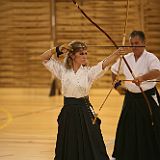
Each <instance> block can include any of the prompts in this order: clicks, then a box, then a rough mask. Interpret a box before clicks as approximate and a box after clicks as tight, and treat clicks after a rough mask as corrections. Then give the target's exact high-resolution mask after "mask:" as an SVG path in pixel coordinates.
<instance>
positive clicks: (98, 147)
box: [55, 97, 109, 160]
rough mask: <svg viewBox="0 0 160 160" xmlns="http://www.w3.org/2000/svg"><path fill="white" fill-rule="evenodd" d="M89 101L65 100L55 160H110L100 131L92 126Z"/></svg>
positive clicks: (60, 117) (85, 99)
mask: <svg viewBox="0 0 160 160" xmlns="http://www.w3.org/2000/svg"><path fill="white" fill-rule="evenodd" d="M89 106H91V104H90V103H89V99H88V98H87V97H85V98H66V97H65V98H64V106H63V108H62V110H61V112H60V115H59V117H58V135H57V143H56V149H55V160H109V157H108V155H107V152H106V148H105V144H104V141H103V138H102V134H101V130H100V120H99V119H98V120H97V122H96V124H95V125H93V124H92V120H91V119H92V118H93V114H92V112H91V110H90V107H89Z"/></svg>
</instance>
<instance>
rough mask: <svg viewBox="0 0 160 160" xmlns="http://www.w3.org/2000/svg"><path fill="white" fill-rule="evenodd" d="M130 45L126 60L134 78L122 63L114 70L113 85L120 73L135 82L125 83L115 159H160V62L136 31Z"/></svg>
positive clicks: (140, 34) (116, 64)
mask: <svg viewBox="0 0 160 160" xmlns="http://www.w3.org/2000/svg"><path fill="white" fill-rule="evenodd" d="M130 43H131V46H132V52H131V53H128V54H127V55H125V56H124V58H125V59H126V61H127V63H128V64H129V66H130V68H131V70H132V72H133V74H134V75H135V77H134V78H133V76H132V74H131V73H130V71H129V69H128V67H127V65H126V63H125V62H124V61H123V60H122V62H121V65H120V66H119V64H120V60H118V61H117V62H116V63H115V64H113V66H112V67H111V71H112V78H113V81H115V79H116V75H117V74H119V73H118V72H120V73H122V74H124V76H125V78H126V80H132V81H125V88H126V93H125V99H124V103H123V107H122V113H121V115H120V119H119V123H118V127H117V133H116V139H115V146H114V151H113V155H112V156H113V157H114V158H115V159H116V160H156V159H160V143H159V142H160V106H159V103H160V102H159V94H158V91H157V89H156V87H155V86H156V79H158V78H159V77H160V61H159V59H158V58H157V57H156V56H155V55H154V54H153V53H150V52H148V51H146V49H145V35H144V33H143V32H142V31H133V32H132V33H131V34H130ZM148 80H152V82H149V81H148ZM119 84H120V83H119ZM140 87H141V88H142V90H143V91H144V94H145V97H146V98H144V94H142V92H141V91H142V90H141V89H140ZM116 88H118V87H117V85H116ZM146 101H147V102H146Z"/></svg>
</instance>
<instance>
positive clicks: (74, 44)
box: [64, 40, 87, 69]
mask: <svg viewBox="0 0 160 160" xmlns="http://www.w3.org/2000/svg"><path fill="white" fill-rule="evenodd" d="M68 47H69V50H68V51H69V52H68V54H67V56H66V58H65V60H64V64H65V67H66V69H71V68H72V67H73V59H72V55H75V54H76V53H77V52H78V51H79V50H80V49H87V45H86V44H85V43H84V42H82V41H79V40H74V41H71V42H70V43H69V44H68Z"/></svg>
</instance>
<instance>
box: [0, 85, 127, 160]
mask: <svg viewBox="0 0 160 160" xmlns="http://www.w3.org/2000/svg"><path fill="white" fill-rule="evenodd" d="M108 92H109V90H107V89H106V90H105V89H92V90H91V92H90V100H91V103H92V104H93V106H94V108H95V110H96V111H98V108H99V107H100V105H101V104H102V102H103V100H104V98H105V96H106V95H107V94H108ZM48 93H49V88H48V89H27V88H18V89H17V88H16V89H15V88H9V89H8V88H7V89H5V88H1V89H0V160H1V159H2V160H53V157H54V149H55V143H56V135H57V121H56V120H57V116H58V114H59V112H60V110H61V106H62V105H63V97H62V96H55V97H49V96H48ZM123 98H124V97H123V96H120V95H119V94H118V93H117V92H116V91H112V93H111V96H110V97H109V98H108V99H107V101H106V103H105V105H104V106H103V108H102V110H101V112H100V113H99V117H100V118H101V120H102V125H101V130H102V134H103V138H104V141H105V144H106V147H107V151H108V154H109V155H111V153H112V150H113V145H114V137H115V130H116V125H117V121H118V117H119V114H120V111H121V105H122V101H123Z"/></svg>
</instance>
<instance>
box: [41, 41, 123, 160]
mask: <svg viewBox="0 0 160 160" xmlns="http://www.w3.org/2000/svg"><path fill="white" fill-rule="evenodd" d="M121 50H122V49H118V50H116V51H115V52H114V53H113V54H111V55H110V56H108V57H106V59H104V60H102V61H101V62H98V63H97V64H96V65H94V66H91V67H90V66H88V59H87V56H88V52H87V45H86V44H85V43H84V42H82V41H77V40H76V41H72V42H70V43H69V44H67V45H61V46H58V47H56V48H53V49H50V50H48V51H46V52H44V53H43V54H42V55H41V58H42V60H43V64H44V66H45V67H46V68H47V69H48V70H49V71H50V72H51V73H52V74H54V75H55V76H56V77H57V78H58V79H59V80H60V81H61V84H62V94H63V96H64V105H63V107H62V110H61V112H60V114H59V116H58V120H57V121H58V134H57V142H56V149H55V158H54V159H55V160H109V157H108V154H107V151H106V148H105V144H104V141H103V137H102V134H101V130H100V123H101V121H100V119H97V121H96V123H95V124H93V123H92V122H93V119H94V114H95V113H94V109H93V106H92V105H91V103H90V101H89V90H90V88H91V86H92V84H93V82H94V81H95V80H96V79H97V78H99V77H101V76H103V74H104V73H105V71H106V70H108V68H109V67H110V66H111V65H112V64H113V63H115V61H116V60H117V59H118V58H119V57H120V54H121ZM61 54H65V55H66V56H65V59H64V62H61V61H59V60H58V59H57V56H60V55H61Z"/></svg>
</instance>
